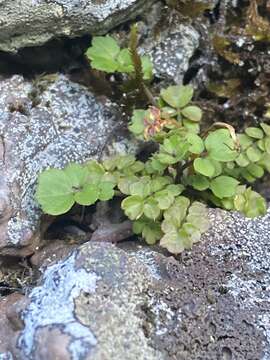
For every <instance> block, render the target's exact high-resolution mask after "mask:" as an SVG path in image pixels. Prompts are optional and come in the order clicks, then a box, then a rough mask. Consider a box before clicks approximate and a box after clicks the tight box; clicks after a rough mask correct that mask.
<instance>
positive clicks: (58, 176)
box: [36, 169, 74, 215]
mask: <svg viewBox="0 0 270 360" xmlns="http://www.w3.org/2000/svg"><path fill="white" fill-rule="evenodd" d="M73 192H74V190H73V188H72V183H71V181H70V179H69V177H68V175H67V174H66V173H65V172H64V170H59V169H49V170H46V171H44V172H42V173H41V174H40V175H39V178H38V187H37V193H36V198H37V201H38V203H39V204H40V205H41V207H42V210H43V211H44V212H45V213H46V214H50V215H60V214H64V213H66V212H67V211H69V210H70V209H71V207H72V206H73V205H74V198H73Z"/></svg>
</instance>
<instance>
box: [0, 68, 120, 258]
mask: <svg viewBox="0 0 270 360" xmlns="http://www.w3.org/2000/svg"><path fill="white" fill-rule="evenodd" d="M119 119H120V120H119ZM119 124H121V117H120V116H119V114H118V111H117V109H116V107H115V106H114V105H113V104H112V103H111V102H109V101H108V100H107V99H106V98H99V99H97V98H96V97H95V96H94V95H93V94H92V93H91V92H89V91H88V89H87V88H86V87H84V86H82V85H79V84H77V83H74V82H72V81H70V80H69V79H68V78H67V77H65V76H64V75H58V74H55V75H50V76H45V78H41V79H37V80H35V81H33V82H31V81H28V80H26V79H24V78H23V77H22V76H19V75H15V76H13V77H11V78H9V79H5V80H2V81H0V160H1V161H0V177H1V180H0V216H1V218H0V254H2V255H6V254H9V255H16V256H27V255H29V254H31V253H33V251H34V249H35V247H36V246H38V244H39V232H40V228H39V225H40V216H41V212H40V210H39V208H38V204H37V202H36V200H35V187H36V183H37V177H38V174H39V173H40V172H41V171H42V170H44V169H46V168H49V167H57V168H62V167H64V166H65V165H67V164H68V163H70V162H79V163H80V162H83V161H86V160H87V159H91V158H97V157H100V156H101V155H102V153H103V151H104V149H105V147H106V145H107V144H113V145H115V146H117V144H118V145H119V146H120V148H119V149H120V150H121V149H125V151H127V149H126V147H125V141H124V140H123V142H121V140H119V142H118V143H116V142H114V140H113V136H112V135H113V134H114V130H115V129H116V128H117V129H118V131H117V133H118V134H119V133H121V131H120V130H119ZM120 137H121V136H120ZM121 146H122V147H121Z"/></svg>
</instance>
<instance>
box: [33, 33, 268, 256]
mask: <svg viewBox="0 0 270 360" xmlns="http://www.w3.org/2000/svg"><path fill="white" fill-rule="evenodd" d="M133 50H134V49H133ZM134 51H135V50H134ZM134 53H135V52H134ZM135 55H136V54H135ZM88 56H89V58H90V59H91V60H92V66H93V67H95V68H97V69H99V70H103V71H107V72H115V71H119V72H126V73H132V72H134V67H133V63H132V59H131V53H130V52H129V50H128V49H120V47H119V46H118V44H117V43H116V41H115V40H114V39H113V38H111V37H109V36H106V37H96V38H94V39H93V43H92V47H91V48H90V49H89V50H88ZM142 60H143V59H142ZM145 61H146V60H145ZM147 61H148V60H147ZM143 63H144V62H143V61H142V64H143ZM145 69H146V68H145V67H144V71H143V72H144V75H145V76H146V74H147V73H148V72H147V71H146V70H145ZM148 74H149V73H148ZM147 76H148V75H147ZM192 97H193V89H192V87H191V86H188V85H187V86H183V85H175V86H169V87H168V88H166V89H162V90H161V92H160V94H159V96H158V97H157V98H156V99H155V103H156V104H155V105H152V106H149V107H148V108H146V109H135V110H134V112H133V115H132V117H131V121H130V124H129V130H130V132H131V133H132V134H133V135H134V136H135V137H136V138H138V139H140V140H143V141H152V142H155V143H156V144H157V150H156V151H155V152H154V153H152V154H151V155H150V156H149V158H148V159H147V160H146V161H144V162H143V161H140V160H138V159H136V157H135V156H133V155H119V156H116V157H115V158H110V159H107V160H105V161H103V162H102V163H99V162H97V161H94V160H92V161H90V162H87V163H86V164H83V165H79V164H70V165H69V166H67V167H66V168H65V169H48V170H46V171H44V172H43V173H41V174H40V176H39V181H38V188H37V200H38V202H39V204H40V205H41V207H42V209H43V211H44V212H46V213H48V214H52V215H59V214H63V213H65V212H67V211H68V210H69V209H70V208H71V207H72V206H73V205H74V204H75V203H78V204H80V205H84V206H89V205H92V204H94V203H96V202H97V201H107V200H110V199H112V198H113V197H114V196H121V199H122V201H121V207H122V209H123V211H124V213H125V215H126V216H127V217H128V218H129V219H130V220H131V221H133V231H134V233H135V234H138V235H139V234H141V236H142V237H143V238H144V239H145V240H146V242H147V243H148V244H154V243H156V242H157V241H159V242H160V245H161V246H163V247H165V248H166V249H167V250H168V251H170V252H171V253H173V254H178V253H180V252H182V251H183V250H184V249H189V248H191V247H192V245H193V244H194V243H196V242H198V241H199V240H200V238H201V235H202V234H203V233H204V232H205V231H207V229H208V227H209V222H208V217H207V207H206V205H208V204H209V205H214V206H218V207H221V208H224V209H228V210H237V211H240V212H242V213H244V214H245V215H246V216H248V217H255V216H258V215H263V214H264V213H265V212H266V202H265V200H264V199H263V197H261V195H259V194H258V193H256V192H255V191H254V190H252V188H251V186H250V184H252V183H254V182H255V181H256V180H257V179H259V178H261V177H262V176H263V175H264V173H265V172H270V126H269V125H267V124H265V123H262V124H261V125H260V126H259V127H248V128H247V129H246V130H245V132H244V133H241V134H236V133H235V130H234V128H233V127H232V126H230V125H228V124H226V123H219V122H217V123H214V124H213V126H211V128H209V129H208V130H207V131H204V132H201V127H200V122H201V120H202V116H203V115H202V111H201V109H200V108H199V107H198V106H197V105H196V103H194V102H193V101H192Z"/></svg>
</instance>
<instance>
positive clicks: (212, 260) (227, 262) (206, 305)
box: [0, 210, 270, 360]
mask: <svg viewBox="0 0 270 360" xmlns="http://www.w3.org/2000/svg"><path fill="white" fill-rule="evenodd" d="M209 213H210V214H209V216H210V219H211V224H212V226H211V228H210V230H209V232H208V233H207V234H206V235H205V236H204V239H203V241H202V242H201V243H199V244H198V245H196V246H194V248H193V249H192V251H190V252H185V253H183V254H182V255H181V256H179V257H178V258H177V259H176V258H173V257H167V256H165V255H162V254H161V253H160V252H157V250H158V251H159V249H158V248H153V247H152V248H151V247H145V246H141V245H139V244H138V243H134V242H133V243H132V242H129V243H126V244H123V245H122V249H119V248H117V247H115V246H113V245H111V244H105V243H103V244H100V243H94V242H93V243H91V242H90V243H86V244H84V245H83V246H81V247H79V248H78V249H77V250H75V251H73V252H72V253H71V254H70V255H69V256H68V257H67V258H66V259H65V260H61V261H59V262H58V263H56V264H54V265H52V266H49V267H48V268H47V270H46V271H45V273H44V275H43V278H42V283H41V285H40V286H38V287H36V288H35V289H34V290H33V291H32V292H31V293H30V295H29V300H28V305H26V306H25V310H23V312H21V309H22V307H21V305H20V306H19V308H18V311H17V312H18V315H17V316H18V317H19V318H20V319H21V320H23V322H24V324H25V325H24V328H23V329H21V330H20V331H17V332H16V333H14V336H12V335H11V336H9V337H8V338H5V341H6V343H5V342H4V343H3V344H2V347H1V351H2V355H3V356H4V354H8V355H10V354H12V355H13V356H14V357H15V358H16V359H23V360H24V359H30V360H31V359H46V360H47V359H49V360H50V359H55V358H59V359H70V358H72V359H74V360H77V359H89V360H92V359H93V360H101V359H102V360H103V359H109V360H116V359H117V360H119V359H127V360H135V359H136V360H151V359H164V360H176V359H177V360H186V359H190V360H198V359H207V360H217V359H237V360H254V359H258V360H268V359H269V358H270V338H269V333H270V320H269V313H270V302H269V295H270V294H269V291H270V275H269V269H270V256H269V255H270V254H269V252H270V248H269V235H270V222H269V220H270V211H268V214H267V215H266V216H265V217H263V218H259V219H255V220H248V219H245V218H243V217H242V216H240V215H239V214H236V213H227V212H224V211H220V210H211V211H210V212H209ZM24 301H25V300H24ZM26 304H27V303H26ZM0 305H1V304H0ZM15 308H16V306H14V305H13V311H14V310H15ZM7 312H8V314H9V318H10V319H13V323H15V324H17V323H20V322H19V321H16V316H15V315H14V314H12V313H11V311H10V310H9V309H8V310H7ZM5 324H6V325H5V326H9V324H7V323H5ZM9 329H10V327H9ZM9 331H10V330H9ZM11 339H12V340H11ZM0 358H1V357H0Z"/></svg>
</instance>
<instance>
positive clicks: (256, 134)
mask: <svg viewBox="0 0 270 360" xmlns="http://www.w3.org/2000/svg"><path fill="white" fill-rule="evenodd" d="M245 133H246V134H247V135H248V136H250V137H252V138H254V139H262V138H263V135H264V134H263V131H262V130H261V129H259V128H256V127H248V128H246V130H245Z"/></svg>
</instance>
